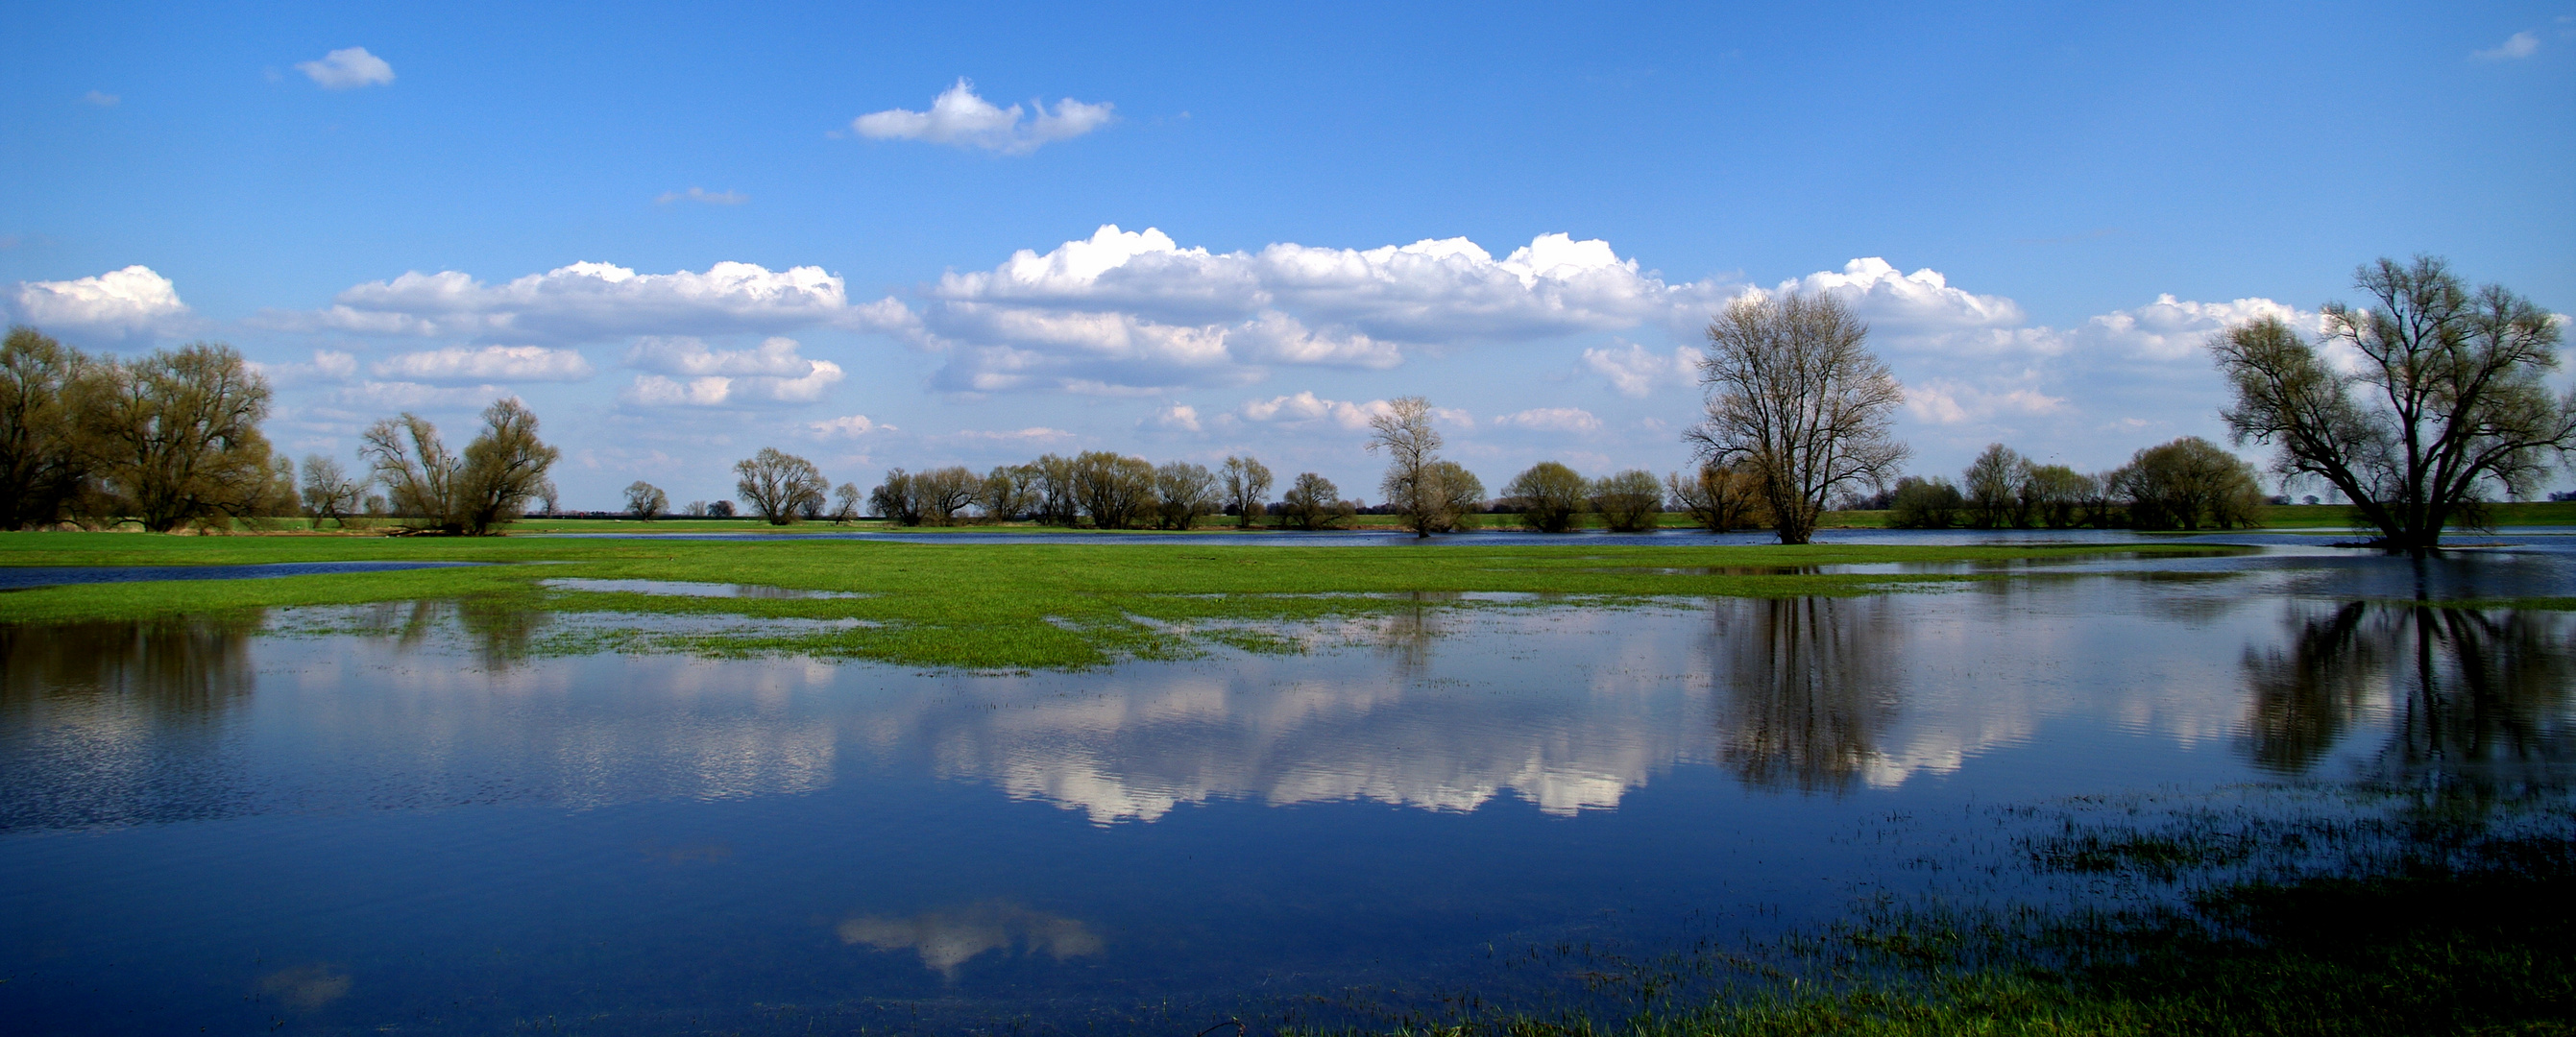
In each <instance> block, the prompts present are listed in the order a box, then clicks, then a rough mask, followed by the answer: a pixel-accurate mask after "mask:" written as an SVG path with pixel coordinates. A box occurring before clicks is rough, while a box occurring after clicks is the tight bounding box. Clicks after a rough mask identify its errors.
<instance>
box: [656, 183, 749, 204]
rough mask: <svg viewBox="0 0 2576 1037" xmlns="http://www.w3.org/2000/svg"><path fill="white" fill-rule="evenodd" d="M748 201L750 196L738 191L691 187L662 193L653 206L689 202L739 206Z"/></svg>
mask: <svg viewBox="0 0 2576 1037" xmlns="http://www.w3.org/2000/svg"><path fill="white" fill-rule="evenodd" d="M750 200H751V196H750V195H747V194H743V193H742V192H739V191H709V190H707V189H706V188H703V187H692V188H689V189H688V190H686V191H664V192H662V193H661V195H660V196H658V197H656V198H654V199H653V204H655V205H669V204H671V203H672V202H678V201H690V202H704V203H706V204H708V205H741V204H742V203H744V202H748V201H750Z"/></svg>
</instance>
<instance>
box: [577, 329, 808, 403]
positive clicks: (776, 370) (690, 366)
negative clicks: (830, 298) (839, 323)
mask: <svg viewBox="0 0 2576 1037" xmlns="http://www.w3.org/2000/svg"><path fill="white" fill-rule="evenodd" d="M797 348H798V347H797V343H796V340H795V339H790V338H770V339H767V340H764V341H763V342H761V344H760V346H759V348H757V349H724V350H717V349H709V348H707V344H706V343H704V342H701V341H699V340H697V339H694V338H651V337H648V338H642V339H638V340H636V343H635V347H634V348H633V349H630V350H628V351H627V353H626V365H627V366H629V367H634V368H639V369H641V370H645V371H650V372H656V373H653V374H644V375H638V376H636V379H635V383H634V384H633V385H631V386H629V387H628V388H627V389H626V391H625V392H624V393H623V396H624V397H625V400H626V402H628V403H631V404H637V405H640V406H646V407H670V406H680V407H725V406H749V405H754V404H760V403H812V402H814V401H816V400H819V399H822V398H823V392H824V390H826V389H829V388H831V387H832V385H833V384H834V383H837V382H839V381H840V380H841V378H842V372H841V365H839V364H836V363H833V362H831V361H829V360H810V359H807V358H805V357H803V356H800V355H798V353H797ZM675 376H676V377H675Z"/></svg>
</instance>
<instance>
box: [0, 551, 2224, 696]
mask: <svg viewBox="0 0 2576 1037" xmlns="http://www.w3.org/2000/svg"><path fill="white" fill-rule="evenodd" d="M1122 539H1123V538H1122V537H1120V536H1118V535H1116V534H1107V535H1103V536H1101V537H1100V538H1099V542H1097V543H1070V544H1066V543H1057V544H1001V543H990V542H979V538H978V535H977V534H975V533H972V532H959V533H956V534H953V535H951V536H947V537H938V538H924V539H922V540H915V541H906V542H883V541H867V540H832V539H817V538H800V537H775V538H772V537H758V538H747V539H730V540H696V539H685V538H676V537H673V538H666V537H636V538H598V539H592V538H576V537H545V536H509V537H382V536H328V535H325V536H275V535H272V536H217V537H174V536H152V535H138V534H119V533H18V534H0V565H66V566H82V565H174V566H175V565H255V564H274V563H289V562H346V561H377V562H473V563H485V564H479V565H472V566H464V567H455V568H439V569H415V570H404V571H394V572H368V573H334V574H322V575H304V576H289V577H281V578H272V579H256V580H173V581H153V582H137V583H103V584H85V585H69V586H58V587H47V588H37V589H31V590H24V591H18V592H14V593H9V594H5V595H0V621H5V622H62V621H81V620H130V619H142V618H152V617H168V616H179V615H200V616H215V615H226V614H232V615H240V614H246V613H251V612H255V611H259V610H267V609H278V608H291V607H312V606H348V605H359V604H366V603H374V602H392V601H459V602H469V603H472V604H473V605H474V606H475V607H476V608H478V609H479V610H482V611H483V612H486V613H490V612H492V611H494V610H517V611H525V612H541V613H547V614H552V615H557V616H564V615H589V616H593V617H611V616H618V615H651V616H694V617H699V618H700V619H701V620H708V621H714V620H736V621H739V622H737V623H735V624H734V625H733V626H731V627H728V628H725V629H721V630H710V629H708V628H707V627H706V625H705V623H703V622H701V623H698V624H694V625H684V626H686V629H678V628H674V627H672V625H671V624H667V623H666V624H662V627H663V629H662V630H661V631H660V632H658V633H657V632H650V631H649V630H647V629H646V628H645V627H639V626H634V625H627V626H620V625H619V624H617V623H614V622H607V621H605V620H602V621H599V622H589V623H583V624H567V625H561V629H563V630H565V631H573V630H579V631H584V632H583V633H572V632H566V633H562V634H559V635H558V636H556V637H554V638H553V639H551V640H541V641H540V642H538V644H537V649H538V650H554V651H594V650H603V649H622V650H675V651H693V652H708V653H718V654H736V653H802V654H811V655H816V656H821V657H827V658H852V659H877V660H883V661H887V662H893V663H899V664H905V665H926V666H960V667H973V668H1083V667H1092V666H1100V665H1105V664H1108V663H1112V662H1115V661H1117V660H1120V659H1124V658H1170V657H1176V656H1184V655H1192V654H1197V653H1199V652H1201V651H1204V650H1205V649H1206V648H1207V647H1208V646H1209V645H1211V644H1219V643H1222V644H1232V645H1235V646H1237V647H1250V648H1262V647H1278V646H1281V645H1284V644H1285V642H1282V641H1280V640H1279V639H1278V635H1277V633H1276V632H1275V631H1271V630H1268V629H1265V625H1276V624H1279V623H1287V622H1299V621H1312V620H1320V619H1326V618H1331V617H1347V616H1361V615H1376V614H1384V613H1387V612H1389V611H1393V610H1403V609H1419V608H1423V607H1485V606H1506V607H1507V606H1511V605H1515V604H1525V603H1531V602H1559V603H1572V602H1588V603H1595V604H1600V605H1605V606H1616V605H1620V604H1634V603H1638V602H1644V601H1650V600H1655V599H1686V598H1704V597H1712V596H1754V597H1780V596H1791V595H1810V594H1825V595H1847V594H1868V593H1883V592H1890V591H1904V590H1919V589H1927V588H1939V587H1945V586H1955V585H1958V584H1961V583H1963V582H1968V581H1975V580H1985V579H2000V578H2005V577H2006V573H2007V572H2008V571H2022V572H2026V571H2028V569H2027V566H2028V565H2029V564H2033V563H2038V564H2044V563H2046V562H2049V561H2051V560H2061V559H2084V558H2099V557H2151V556H2170V555H2185V554H2209V553H2213V551H2215V552H2219V553H2227V552H2230V551H2233V550H2235V549H2227V548H2217V549H2213V548H2210V547H2207V546H2201V545H2190V546H2186V545H2153V544H2151V545H2110V546H2105V545H2074V546H1914V545H1843V544H1811V545H1804V546H1796V547H1784V546H1751V545H1736V546H1706V547H1685V546H1661V545H1657V546H1650V547H1623V546H1612V545H1597V544H1584V545H1573V544H1569V545H1564V546H1557V545H1541V546H1521V545H1493V546H1479V545H1477V544H1475V543H1474V541H1473V540H1472V538H1470V539H1466V540H1464V541H1459V540H1445V541H1443V542H1440V543H1436V544H1430V545H1421V546H1413V545H1367V546H1359V545H1351V546H1323V545H1316V546H1309V545H1306V544H1281V545H1266V544H1256V545H1242V544H1215V543H1211V544H1205V545H1198V544H1173V543H1168V542H1165V543H1122V542H1120V541H1121V540H1122ZM1888 563H1896V564H1895V566H1894V568H1895V569H1898V570H1902V569H1903V568H1904V567H1905V566H1906V565H1907V564H1909V563H1910V564H1922V565H1927V566H1933V565H1940V566H1946V567H1951V568H1955V565H1954V563H1971V568H1970V569H1969V571H1942V572H1922V573H1909V572H1903V571H1884V572H1871V573H1866V574H1856V573H1847V572H1830V571H1819V570H1820V569H1829V568H1832V567H1839V566H1851V565H1878V566H1882V567H1884V566H1887V565H1888ZM2015 563H2017V564H2015ZM1983 565H1992V566H1993V567H1994V568H1993V569H1992V570H1990V571H1989V570H1985V569H1983V568H1980V566H1983ZM565 579H580V580H670V581H688V582H693V583H715V584H748V585H754V586H759V587H771V588H781V589H785V590H790V591H810V592H824V593H827V594H834V595H849V596H836V597H804V598H795V597H784V598H782V597H741V598H733V597H686V596H678V595H672V594H661V593H653V594H646V593H635V592H632V591H626V590H607V591H601V590H570V589H563V588H562V587H560V586H549V581H556V580H565ZM770 620H787V621H809V622H802V623H793V622H791V623H764V622H763V621H770ZM810 621H829V622H827V623H815V622H810ZM853 621H855V622H853ZM645 626H646V627H649V626H650V625H649V624H648V625H645Z"/></svg>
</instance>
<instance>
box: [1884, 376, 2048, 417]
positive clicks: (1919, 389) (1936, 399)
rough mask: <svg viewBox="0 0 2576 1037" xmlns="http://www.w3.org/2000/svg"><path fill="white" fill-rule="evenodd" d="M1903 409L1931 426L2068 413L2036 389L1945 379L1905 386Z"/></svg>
mask: <svg viewBox="0 0 2576 1037" xmlns="http://www.w3.org/2000/svg"><path fill="white" fill-rule="evenodd" d="M1905 409H1906V412H1907V413H1909V414H1912V415H1913V416H1914V417H1915V418H1916V419H1918V420H1921V421H1924V422H1927V423H1930V424H1934V425H1958V424H1964V423H1967V422H1970V421H1985V420H1990V419H1994V418H2009V417H2037V416H2048V415H2059V414H2067V413H2070V411H2069V410H2068V408H2067V402H2066V400H2065V399H2064V398H2062V397H2056V396H2050V395H2047V394H2045V393H2042V392H2039V391H2038V390H2036V389H2032V388H2027V387H2025V388H1993V387H1984V386H1978V385H1971V384H1968V383H1965V382H1961V381H1957V380H1954V379H1947V378H1934V379H1929V380H1926V381H1923V382H1919V383H1909V384H1907V385H1906V386H1905Z"/></svg>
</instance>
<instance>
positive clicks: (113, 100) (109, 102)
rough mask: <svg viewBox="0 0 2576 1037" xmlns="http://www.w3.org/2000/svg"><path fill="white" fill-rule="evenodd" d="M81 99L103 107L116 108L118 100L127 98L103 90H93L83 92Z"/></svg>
mask: <svg viewBox="0 0 2576 1037" xmlns="http://www.w3.org/2000/svg"><path fill="white" fill-rule="evenodd" d="M81 100H84V101H87V102H89V103H91V104H94V105H97V106H99V107H101V108H114V107H116V104H117V102H119V101H122V100H125V99H124V98H122V97H118V96H116V95H115V94H111V93H107V92H105V91H102V90H92V91H90V92H88V93H86V94H82V95H81Z"/></svg>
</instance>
